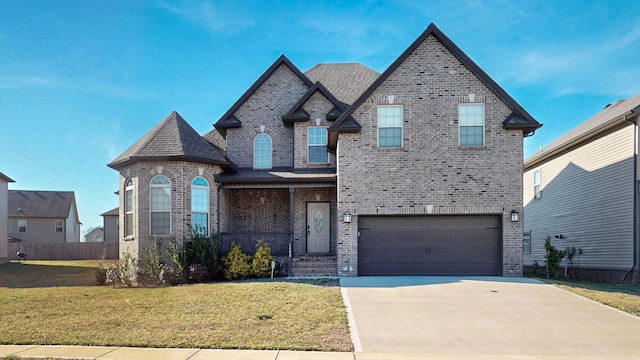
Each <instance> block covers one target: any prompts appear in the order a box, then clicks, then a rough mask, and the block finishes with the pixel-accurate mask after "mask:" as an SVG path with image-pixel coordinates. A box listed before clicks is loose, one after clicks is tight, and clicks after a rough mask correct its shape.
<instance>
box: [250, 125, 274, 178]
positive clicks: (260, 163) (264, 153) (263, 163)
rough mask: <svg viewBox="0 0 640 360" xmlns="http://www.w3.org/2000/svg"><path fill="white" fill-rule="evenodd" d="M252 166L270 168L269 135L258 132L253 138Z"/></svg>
mask: <svg viewBox="0 0 640 360" xmlns="http://www.w3.org/2000/svg"><path fill="white" fill-rule="evenodd" d="M253 168H254V169H271V136H269V135H267V134H264V133H262V134H258V135H257V136H256V137H255V139H253Z"/></svg>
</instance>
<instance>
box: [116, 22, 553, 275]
mask: <svg viewBox="0 0 640 360" xmlns="http://www.w3.org/2000/svg"><path fill="white" fill-rule="evenodd" d="M540 126H542V125H541V124H539V123H538V122H537V121H536V120H535V119H534V118H533V117H532V116H531V115H530V114H528V113H527V112H526V111H525V110H524V109H523V108H522V107H521V106H520V105H519V104H518V103H517V102H516V101H515V100H514V99H513V98H511V97H510V96H509V95H508V94H507V93H506V92H505V91H504V90H503V89H502V88H501V87H500V86H499V85H497V84H496V83H495V81H493V80H492V79H491V78H490V77H489V76H488V75H487V74H486V73H485V72H484V71H482V70H481V69H480V68H479V67H478V66H477V65H476V64H475V63H474V62H473V61H472V60H471V59H470V58H469V57H468V56H467V55H465V54H464V53H463V52H462V50H460V49H459V48H458V47H457V46H456V45H455V44H454V43H453V42H452V41H451V40H450V39H449V38H448V37H447V36H446V35H444V34H443V33H442V32H441V31H440V30H439V29H438V28H437V27H436V26H435V25H434V24H431V25H429V26H428V27H427V29H426V30H425V31H424V32H423V33H422V34H421V35H420V36H419V37H418V38H417V39H416V40H415V41H414V42H413V43H412V44H411V45H410V46H409V48H407V50H406V51H405V52H403V53H402V54H401V55H400V57H398V59H397V60H396V61H394V62H393V63H392V64H391V66H390V67H389V68H388V69H387V70H386V71H385V72H384V73H382V74H378V73H376V72H375V71H373V70H371V69H368V68H366V67H364V66H362V65H360V64H320V65H316V66H315V67H313V68H311V69H310V70H308V71H307V72H305V73H302V72H301V71H300V70H299V69H298V68H297V67H296V66H295V65H293V64H292V63H291V61H289V60H288V59H287V58H286V57H284V56H281V57H280V58H279V59H277V60H276V62H274V63H273V65H271V66H270V67H269V68H268V69H267V71H266V72H265V73H264V74H263V75H262V76H261V77H260V78H258V80H257V81H256V82H255V83H254V84H253V85H252V86H251V87H250V88H249V89H248V90H247V91H246V92H245V93H244V94H243V95H242V96H241V97H240V98H239V99H238V101H236V103H235V104H234V105H233V106H232V107H231V108H230V109H229V110H228V111H227V112H226V113H225V114H224V115H223V116H222V117H221V118H220V119H219V120H218V121H217V122H216V123H215V124H214V127H215V128H214V129H213V130H211V131H210V132H208V133H207V134H205V135H203V136H201V135H199V134H197V133H196V131H195V130H193V128H191V127H190V126H189V125H188V124H187V123H186V121H185V120H184V119H182V117H180V115H179V114H177V113H176V112H173V113H172V114H170V115H169V117H167V118H166V119H165V120H164V121H162V122H161V123H160V124H158V125H157V126H156V127H155V128H154V129H152V130H151V131H150V132H149V133H147V134H146V135H145V136H143V137H142V138H141V139H140V140H139V141H138V142H136V143H135V144H134V145H132V146H131V147H130V148H129V149H127V150H126V151H125V152H124V153H123V154H121V155H120V156H119V157H118V158H116V159H115V160H114V161H113V162H111V163H110V164H109V166H110V167H112V168H114V169H116V170H117V171H119V173H120V190H119V191H120V206H119V208H120V224H123V225H124V226H121V227H120V245H121V246H120V251H121V254H122V252H124V251H129V252H131V253H133V254H134V255H139V254H140V253H141V251H142V249H143V248H144V247H145V246H146V245H147V244H148V242H149V240H150V239H151V238H152V237H153V236H155V237H156V238H158V239H165V238H170V237H173V238H176V239H183V238H185V237H187V236H188V235H189V234H190V233H191V231H192V230H193V228H197V229H200V231H205V232H219V233H221V234H222V235H223V239H224V244H225V246H228V244H229V243H231V242H237V243H240V244H242V245H243V248H244V250H245V251H248V252H252V250H253V244H254V243H255V241H256V240H257V239H263V240H265V241H267V242H268V243H269V245H270V246H271V248H272V251H273V253H274V254H275V255H277V257H278V258H279V260H280V261H282V262H283V263H286V264H287V266H288V273H289V274H290V275H291V274H292V275H302V276H304V275H339V276H358V275H502V276H521V275H522V265H523V261H522V259H523V255H522V223H521V221H518V219H517V217H518V214H519V213H522V167H523V156H522V155H523V152H522V151H523V150H522V148H523V144H522V142H523V137H524V136H529V135H532V134H533V133H534V131H535V130H536V129H537V128H539V127H540ZM202 229H204V230H202Z"/></svg>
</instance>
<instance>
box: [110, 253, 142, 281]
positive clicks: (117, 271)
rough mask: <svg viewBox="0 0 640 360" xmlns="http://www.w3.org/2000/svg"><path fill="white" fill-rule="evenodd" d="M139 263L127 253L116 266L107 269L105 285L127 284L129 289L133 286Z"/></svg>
mask: <svg viewBox="0 0 640 360" xmlns="http://www.w3.org/2000/svg"><path fill="white" fill-rule="evenodd" d="M137 269H138V267H137V261H136V259H135V258H134V257H133V255H131V253H129V252H125V253H124V254H122V255H121V256H120V260H118V262H117V263H116V264H111V265H109V266H108V267H107V271H106V276H107V279H106V281H105V284H107V285H113V286H114V287H115V286H117V285H118V284H125V285H127V286H128V287H131V286H133V280H134V279H135V276H136V272H137Z"/></svg>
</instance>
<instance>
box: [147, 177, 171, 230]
mask: <svg viewBox="0 0 640 360" xmlns="http://www.w3.org/2000/svg"><path fill="white" fill-rule="evenodd" d="M150 190H151V197H150V198H151V207H150V209H151V210H150V217H151V235H169V234H171V182H170V181H169V179H168V178H167V177H166V176H163V175H158V176H154V177H153V179H151V185H150Z"/></svg>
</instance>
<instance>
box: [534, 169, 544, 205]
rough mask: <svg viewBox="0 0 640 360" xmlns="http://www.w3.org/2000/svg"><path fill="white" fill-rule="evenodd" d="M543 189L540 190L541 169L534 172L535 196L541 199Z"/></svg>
mask: <svg viewBox="0 0 640 360" xmlns="http://www.w3.org/2000/svg"><path fill="white" fill-rule="evenodd" d="M541 197H542V191H541V190H540V170H536V171H534V172H533V198H534V199H540V198H541Z"/></svg>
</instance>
